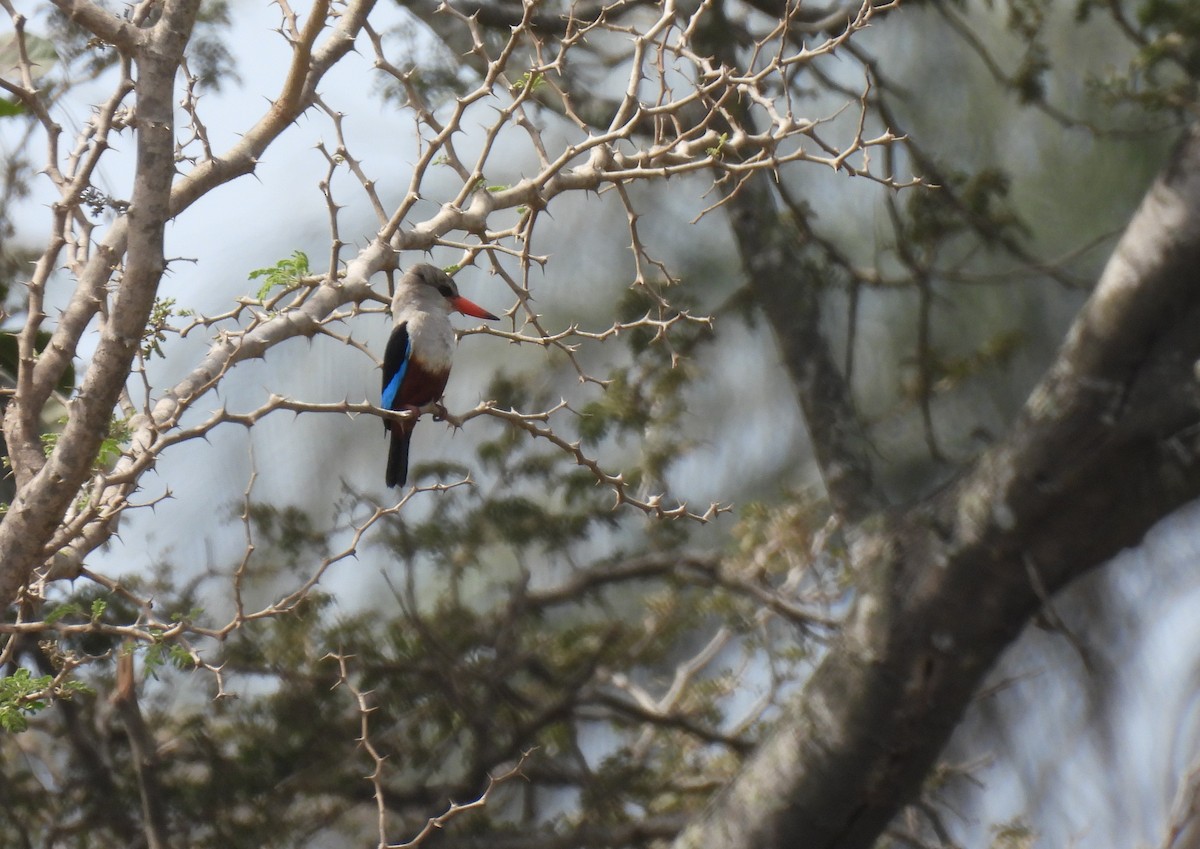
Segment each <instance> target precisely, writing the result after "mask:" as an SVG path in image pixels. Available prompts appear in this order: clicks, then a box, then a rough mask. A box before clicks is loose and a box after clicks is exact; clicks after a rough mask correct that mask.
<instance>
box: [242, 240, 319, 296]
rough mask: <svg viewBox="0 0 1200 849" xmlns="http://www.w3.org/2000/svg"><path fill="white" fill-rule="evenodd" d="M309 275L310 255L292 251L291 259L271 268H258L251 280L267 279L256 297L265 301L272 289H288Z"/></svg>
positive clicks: (281, 261) (283, 260)
mask: <svg viewBox="0 0 1200 849" xmlns="http://www.w3.org/2000/svg"><path fill="white" fill-rule="evenodd" d="M307 275H308V254H306V253H304V251H292V255H291V257H289V258H287V259H281V260H279V262H277V263H275V264H274V265H273V266H271V267H269V268H256V269H255V270H254V271H251V272H250V279H251V280H257V279H258V278H260V277H264V278H266V282H264V283H263V285H262V286H260V287H259V289H258V293H257V295H256V297H257V298H258V299H259V300H260V301H265V300H266V299H267V295H268V294H270V292H271V290H272V289H275V288H287V287H290V286H294V285H295V284H296V283H299V282H300V280H301V279H303V278H304V277H306V276H307Z"/></svg>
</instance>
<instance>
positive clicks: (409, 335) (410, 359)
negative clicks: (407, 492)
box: [380, 263, 499, 487]
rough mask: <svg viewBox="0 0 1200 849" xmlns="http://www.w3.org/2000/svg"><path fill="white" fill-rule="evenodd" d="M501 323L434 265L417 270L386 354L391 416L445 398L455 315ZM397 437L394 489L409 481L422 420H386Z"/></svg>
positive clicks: (399, 295) (401, 288) (404, 285)
mask: <svg viewBox="0 0 1200 849" xmlns="http://www.w3.org/2000/svg"><path fill="white" fill-rule="evenodd" d="M452 312H458V313H462V314H463V315H469V316H473V317H475V318H483V319H487V320H488V321H498V320H499V319H498V318H497V317H496V316H494V315H492V314H491V313H490V312H488V311H487V310H485V309H484V308H483V307H481V306H479V305H478V304H474V303H472V302H471V301H469V300H467V299H466V298H464V297H463V296H462V295H460V294H458V287H457V286H456V285H455V284H454V280H453V279H451V277H450V275H449V274H447V273H446V272H445V271H442V269H440V268H437V267H436V266H433V265H429V264H428V263H421V264H420V265H414V266H413V267H412V268H410V269H409V270H408V272H407V273H406V274H405V275H404V276H403V277H402V278H401V279H400V284H399V285H398V286H397V287H396V294H395V297H393V298H392V322H393V327H392V335H391V336H390V337H389V338H388V342H387V348H386V349H385V350H384V353H383V391H382V393H381V399H382V402H381V405H380V406H382V407H383V408H384V409H385V410H395V411H398V412H399V411H404V410H411V411H414V412H415V411H416V410H417V409H418V408H419V407H423V406H424V405H426V404H431V403H433V402H434V401H437V400H438V399H439V398H441V397H442V392H443V391H445V389H446V380H447V379H448V378H449V377H450V361H451V358H452V356H453V354H454V327H453V326H452V325H451V324H450V313H452ZM383 424H384V427H385V428H386V429H387V431H388V432H389V433H390V434H391V444H390V446H389V447H388V460H387V470H386V473H385V475H384V480H385V481H386V483H387V485H388V486H389V487H395V486H403V485H404V484H405V483H406V482H407V480H408V444H409V440H411V439H412V432H413V427H414V426H415V425H416V418H415V417H413V418H408V419H405V420H403V421H394V420H392V421H389V420H386V419H385V420H384V423H383Z"/></svg>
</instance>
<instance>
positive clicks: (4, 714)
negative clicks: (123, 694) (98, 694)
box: [0, 667, 92, 733]
mask: <svg viewBox="0 0 1200 849" xmlns="http://www.w3.org/2000/svg"><path fill="white" fill-rule="evenodd" d="M91 692H92V689H91V688H90V687H89V686H88V685H86V684H84V683H83V682H82V681H65V682H63V683H61V684H59V685H55V683H54V676H53V675H38V676H34V675H33V673H31V672H30V671H29V670H28V669H25V668H24V667H21V668H18V669H17V670H16V671H15V672H13V673H12V674H11V675H9V676H7V677H5V678H0V729H3V730H5V731H10V732H14V733H15V732H19V731H24V730H25V729H26V728H28V727H29V717H30V716H32V715H33V714H35V713H37V712H38V711H40V710H43V709H44V708H45V707H46V705H47V704H48V703H49V700H50V699H51V698H53V697H56V696H57V697H60V698H70V697H71V696H72V695H75V694H77V693H91Z"/></svg>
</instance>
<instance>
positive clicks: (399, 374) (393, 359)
mask: <svg viewBox="0 0 1200 849" xmlns="http://www.w3.org/2000/svg"><path fill="white" fill-rule="evenodd" d="M411 357H412V341H411V340H410V339H409V338H408V327H407V325H404V324H400V325H397V326H396V329H395V330H393V331H392V335H391V337H390V338H389V339H388V343H387V349H386V350H385V351H384V353H383V392H382V395H381V406H382V407H383V408H384V409H385V410H394V409H396V397H397V396H398V395H399V393H400V384H401V383H403V382H404V375H405V374H406V373H407V372H408V361H409V359H410V358H411Z"/></svg>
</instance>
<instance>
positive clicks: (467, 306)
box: [450, 295, 500, 321]
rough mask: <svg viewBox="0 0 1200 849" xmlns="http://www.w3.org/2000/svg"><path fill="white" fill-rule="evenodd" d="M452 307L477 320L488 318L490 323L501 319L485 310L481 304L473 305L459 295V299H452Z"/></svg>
mask: <svg viewBox="0 0 1200 849" xmlns="http://www.w3.org/2000/svg"><path fill="white" fill-rule="evenodd" d="M450 305H451V306H452V307H454V309H456V310H458V311H459V312H460V313H462V314H463V315H470V316H474V317H475V318H486V319H488V320H489V321H499V320H500V319H499V318H497V317H496V316H494V315H492V314H491V313H490V312H488V311H487V310H485V309H484V308H483V307H481V306H479V304H475V303H472V302H471V301H468V300H467V299H466V298H464V297H463V296H462V295H459V296H458V297H457V298H451V299H450Z"/></svg>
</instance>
